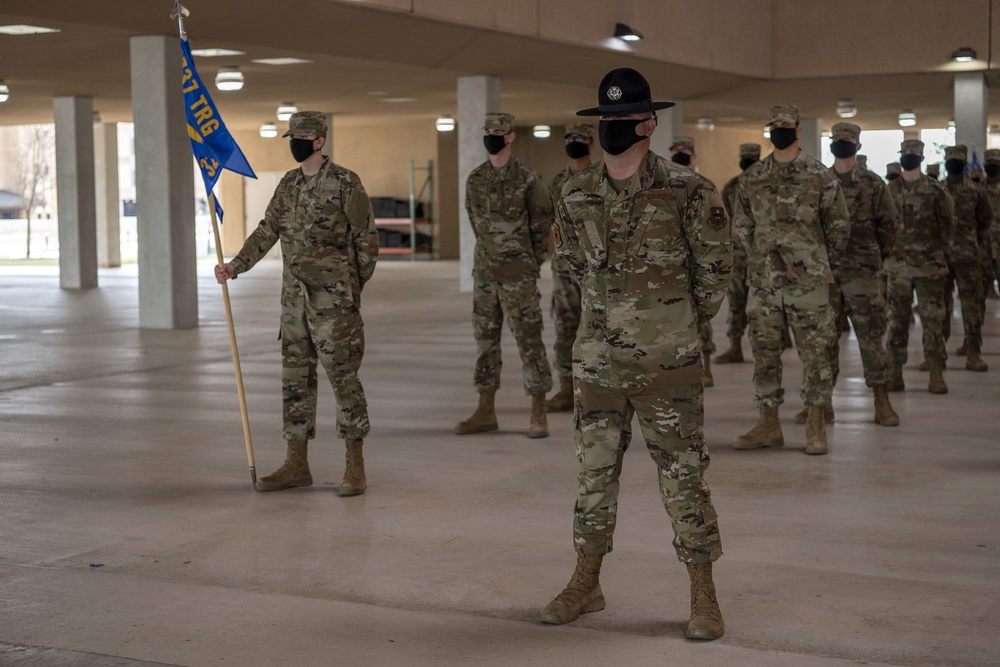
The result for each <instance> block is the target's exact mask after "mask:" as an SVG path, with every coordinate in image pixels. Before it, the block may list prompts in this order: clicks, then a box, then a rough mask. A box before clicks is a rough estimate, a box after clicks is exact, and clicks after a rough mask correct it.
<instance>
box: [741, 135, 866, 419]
mask: <svg viewBox="0 0 1000 667" xmlns="http://www.w3.org/2000/svg"><path fill="white" fill-rule="evenodd" d="M734 224H735V226H736V230H737V233H738V234H739V237H740V240H741V241H742V243H743V244H744V246H745V247H746V249H747V284H748V286H749V290H750V295H749V299H748V303H747V309H748V310H749V311H750V343H751V347H752V348H753V356H754V402H755V403H756V405H757V406H758V407H776V406H779V405H781V403H782V402H783V401H784V390H783V389H781V350H782V348H783V346H782V344H781V338H782V330H783V328H784V323H785V322H787V323H788V325H789V326H791V328H792V332H793V333H794V340H795V347H796V349H797V351H798V354H799V358H800V359H801V360H802V374H803V381H802V400H803V401H804V402H805V404H806V405H807V406H811V407H819V406H822V405H825V404H826V403H828V402H829V401H830V397H831V395H832V392H833V378H832V374H831V371H830V360H829V357H828V352H827V350H828V348H829V346H830V338H831V337H832V336H834V335H835V331H834V325H835V321H834V320H833V319H832V312H831V307H830V285H831V284H833V282H834V280H833V272H832V270H831V266H839V265H840V264H842V263H843V261H844V255H845V252H846V250H847V244H848V240H849V237H850V230H851V226H850V225H851V223H850V218H849V214H848V211H847V204H846V202H845V200H844V194H843V192H842V190H841V188H840V184H839V183H838V180H837V177H836V176H834V175H833V174H832V173H831V172H830V170H829V169H827V168H826V167H825V166H823V164H822V163H820V162H819V161H818V160H816V159H815V158H813V157H810V156H808V155H806V154H805V153H802V152H800V153H799V155H798V156H797V157H796V158H795V159H794V160H792V161H791V162H789V163H787V164H781V163H779V162H777V161H776V160H775V159H774V155H773V154H771V155H768V156H767V157H766V158H764V159H763V160H761V161H760V162H758V163H756V164H753V165H751V166H750V167H749V168H747V170H746V171H745V172H743V176H742V177H740V179H739V182H738V185H737V190H736V215H735V220H734Z"/></svg>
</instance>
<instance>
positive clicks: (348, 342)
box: [281, 289, 370, 441]
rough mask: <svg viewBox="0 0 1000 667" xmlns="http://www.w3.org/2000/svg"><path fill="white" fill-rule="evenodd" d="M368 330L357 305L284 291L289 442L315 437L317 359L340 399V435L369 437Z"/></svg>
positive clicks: (283, 381) (283, 345) (284, 369)
mask: <svg viewBox="0 0 1000 667" xmlns="http://www.w3.org/2000/svg"><path fill="white" fill-rule="evenodd" d="M364 352H365V331H364V324H363V323H362V321H361V313H360V312H358V310H357V308H356V307H351V308H344V307H342V306H334V305H332V304H328V303H323V297H322V296H319V297H316V296H314V297H313V298H311V299H306V298H305V296H304V295H303V293H302V290H299V289H291V290H284V291H283V293H282V303H281V361H282V363H281V386H282V398H283V402H284V411H283V412H284V430H283V436H284V438H285V440H288V441H293V440H311V439H312V438H315V437H316V394H317V389H318V386H317V377H316V367H317V362H318V363H321V364H322V365H323V368H324V369H325V370H326V375H327V377H328V378H329V379H330V384H331V385H332V386H333V393H334V396H335V397H336V399H337V435H338V436H339V437H340V438H343V439H346V440H358V439H362V438H364V437H365V436H366V435H368V431H369V430H370V426H369V423H368V402H367V401H366V400H365V391H364V388H363V387H362V386H361V380H359V379H358V369H359V368H360V367H361V358H362V357H363V356H364Z"/></svg>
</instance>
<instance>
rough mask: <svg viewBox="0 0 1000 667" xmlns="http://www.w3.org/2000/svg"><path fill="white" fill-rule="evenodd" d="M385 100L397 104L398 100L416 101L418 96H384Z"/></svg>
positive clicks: (383, 99)
mask: <svg viewBox="0 0 1000 667" xmlns="http://www.w3.org/2000/svg"><path fill="white" fill-rule="evenodd" d="M382 101H383V102H389V103H390V104H395V103H397V102H416V101H417V98H416V97H383V98H382Z"/></svg>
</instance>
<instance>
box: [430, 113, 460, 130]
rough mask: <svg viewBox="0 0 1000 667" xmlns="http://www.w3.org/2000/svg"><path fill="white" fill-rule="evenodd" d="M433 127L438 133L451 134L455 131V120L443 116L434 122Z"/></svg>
mask: <svg viewBox="0 0 1000 667" xmlns="http://www.w3.org/2000/svg"><path fill="white" fill-rule="evenodd" d="M434 127H435V128H437V131H438V132H451V131H453V130H454V129H455V119H454V118H452V117H451V116H449V115H448V114H445V115H443V116H440V117H438V119H437V120H436V121H434Z"/></svg>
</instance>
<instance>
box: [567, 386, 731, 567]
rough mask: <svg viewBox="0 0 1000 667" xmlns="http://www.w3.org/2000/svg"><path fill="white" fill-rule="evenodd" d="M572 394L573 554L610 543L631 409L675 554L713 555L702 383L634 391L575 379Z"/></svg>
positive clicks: (717, 551) (701, 558)
mask: <svg viewBox="0 0 1000 667" xmlns="http://www.w3.org/2000/svg"><path fill="white" fill-rule="evenodd" d="M573 393H574V394H575V402H576V413H577V419H576V422H577V423H576V436H575V439H576V451H577V458H578V459H579V461H580V475H579V492H578V495H577V500H576V508H575V511H574V517H575V523H574V527H573V541H574V544H575V546H576V550H577V552H578V553H581V554H606V553H610V552H611V551H612V549H613V548H614V532H615V521H616V518H617V512H618V488H619V483H618V478H619V476H620V475H621V471H622V460H623V458H624V456H625V451H626V450H627V449H628V446H629V442H630V441H631V439H632V431H631V425H632V418H633V415H636V414H637V415H638V416H639V429H640V431H641V432H642V435H643V438H644V439H645V441H646V448H647V449H648V450H649V455H650V456H651V457H652V458H653V461H654V462H655V463H656V466H657V468H658V469H659V471H660V474H659V475H658V478H659V482H660V497H661V499H662V500H663V506H664V507H665V508H666V510H667V516H669V517H670V522H671V524H672V526H673V530H674V540H673V543H674V549H675V550H676V553H677V557H678V559H679V560H680V561H681V562H684V563H711V562H713V561H716V560H718V559H719V557H720V556H721V555H722V542H721V540H720V537H719V522H718V515H717V514H716V511H715V507H714V506H713V505H712V495H711V491H710V490H709V488H708V484H707V483H706V482H705V472H706V470H707V469H708V465H709V455H708V448H707V447H706V446H705V435H704V422H705V418H704V403H703V398H704V389H703V388H702V385H701V383H700V382H698V383H696V384H691V385H676V386H670V387H660V388H658V389H656V390H655V391H640V392H629V391H625V390H621V389H615V388H611V387H605V386H602V385H596V384H590V383H576V385H575V387H574V392H573Z"/></svg>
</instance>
